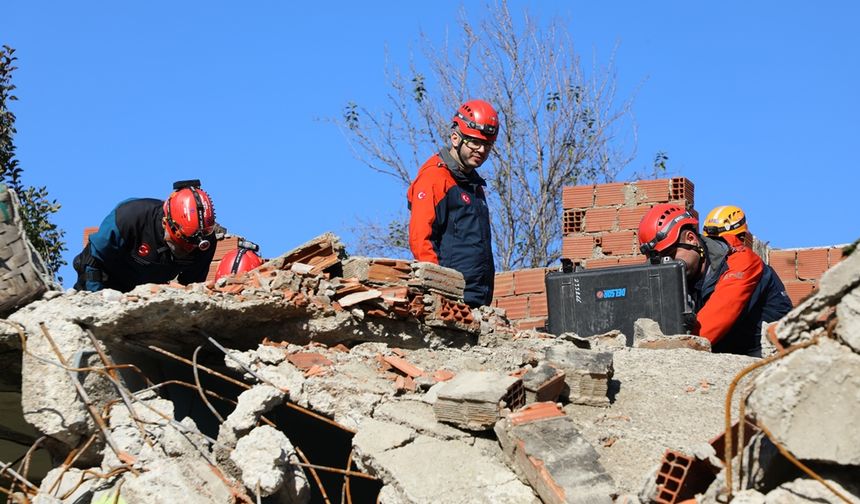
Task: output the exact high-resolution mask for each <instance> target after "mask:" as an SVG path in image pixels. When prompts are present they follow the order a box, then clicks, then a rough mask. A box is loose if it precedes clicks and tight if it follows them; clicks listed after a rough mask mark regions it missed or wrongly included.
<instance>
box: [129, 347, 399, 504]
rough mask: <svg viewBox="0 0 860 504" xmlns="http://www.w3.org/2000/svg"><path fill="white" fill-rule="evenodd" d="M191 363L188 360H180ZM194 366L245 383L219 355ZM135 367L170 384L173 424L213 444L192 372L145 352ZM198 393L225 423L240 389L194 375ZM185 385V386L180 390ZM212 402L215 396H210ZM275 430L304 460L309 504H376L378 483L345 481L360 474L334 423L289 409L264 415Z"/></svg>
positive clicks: (213, 425) (166, 393)
mask: <svg viewBox="0 0 860 504" xmlns="http://www.w3.org/2000/svg"><path fill="white" fill-rule="evenodd" d="M181 357H185V358H186V359H190V357H191V356H190V355H188V356H181ZM198 357H199V359H198V364H199V366H200V369H201V370H202V369H203V368H204V367H205V368H208V369H210V370H212V371H217V372H218V373H222V374H223V375H225V376H228V377H230V378H232V379H234V380H236V381H238V382H245V379H243V377H242V376H239V375H238V374H237V373H235V372H234V371H232V370H230V369H228V368H226V367H225V366H224V355H223V354H221V353H218V352H212V351H209V352H206V353H204V352H201V353H200V355H199V356H198ZM132 358H133V360H134V361H135V362H137V363H138V364H140V363H141V362H147V364H146V366H147V367H148V368H149V369H148V370H147V371H145V372H146V373H147V376H148V377H149V378H150V380H153V381H156V379H155V378H156V376H157V377H158V380H159V382H160V383H172V384H169V385H166V386H164V387H162V394H161V395H162V396H163V397H164V398H166V399H169V400H170V401H171V402H173V404H174V408H175V412H174V415H175V418H176V420H178V421H181V420H182V419H183V418H185V417H191V419H192V420H194V422H195V423H196V424H197V426H198V428H199V429H200V430H201V432H203V433H204V434H206V435H207V436H210V437H212V438H217V436H218V429H219V426H220V422H219V420H218V419H217V418H216V417H215V415H214V414H213V413H212V412H211V411H210V410H209V409H208V406H207V405H206V404H204V403H203V401H202V400H201V399H200V395H199V392H198V391H197V390H196V387H188V386H187V384H194V383H195V378H194V373H193V371H192V367H191V366H189V365H187V364H186V363H183V362H180V361H178V360H174V359H168V358H163V357H162V356H161V355H159V354H157V353H155V352H150V353H149V354H147V355H137V356H134V357H132ZM198 378H199V380H200V384H201V388H202V389H203V390H205V391H208V392H212V393H214V394H217V396H220V397H221V399H220V400H216V399H212V400H210V401H209V402H210V404H211V405H212V406H213V407H214V408H215V409H216V411H218V413H219V414H220V415H221V416H222V417H224V418H226V417H227V416H228V415H229V414H230V413H231V412H232V411H233V409H234V407H235V401H236V400H237V398H238V396H239V394H240V393H242V392H243V391H244V390H245V388H244V387H242V386H239V385H237V384H236V383H230V382H229V381H227V380H225V379H223V378H219V377H217V376H214V375H212V374H210V373H205V372H202V371H201V372H200V373H198ZM181 384H186V385H181ZM212 397H214V396H212ZM265 418H266V419H267V420H269V421H270V422H272V424H273V425H274V427H275V428H277V429H279V430H281V431H282V432H283V433H284V434H285V435H286V436H287V437H288V438H289V440H290V442H291V443H292V444H293V446H295V447H296V448H297V449H298V450H299V451H300V452H301V455H302V456H300V458H305V459H306V460H304V462H305V463H306V465H309V466H310V465H312V466H314V468H313V469H311V468H309V467H304V468H303V469H304V471H305V474H306V475H307V479H308V482H309V483H310V487H311V492H312V493H311V500H310V502H311V503H314V504H316V503H320V504H322V503H332V504H338V503H342V502H343V503H346V502H376V499H377V495H378V493H379V490H380V488H381V486H382V485H381V483H380V482H379V481H378V480H376V479H373V478H370V479H365V478H361V477H355V476H352V477H345V476H344V474H343V472H347V471H348V472H353V473H357V472H360V471H359V470H358V469H356V468H355V467H354V465H353V463H352V460H351V451H352V437H353V435H354V433H353V432H352V431H350V430H348V429H346V428H344V427H343V426H340V425H339V424H337V423H336V422H334V421H333V420H330V419H328V418H325V417H323V416H321V415H318V414H316V413H314V412H311V411H308V410H306V409H304V408H301V407H299V406H297V405H293V404H284V405H281V406H279V407H276V408H275V409H273V410H272V411H270V412H269V413H267V414H266V415H265ZM273 499H275V497H274V496H273V497H270V498H264V499H262V501H261V502H263V503H265V502H272V503H274V502H276V501H275V500H273Z"/></svg>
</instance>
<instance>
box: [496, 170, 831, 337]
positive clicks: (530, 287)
mask: <svg viewBox="0 0 860 504" xmlns="http://www.w3.org/2000/svg"><path fill="white" fill-rule="evenodd" d="M693 192H694V186H693V183H692V182H691V181H690V180H688V179H686V178H683V177H676V178H669V179H658V180H640V181H636V182H628V183H624V182H617V183H609V184H595V185H584V186H570V187H565V188H564V189H563V193H562V207H563V214H562V233H563V238H562V257H564V258H566V259H570V260H571V261H573V262H574V263H575V264H579V265H582V266H584V267H586V268H589V269H593V268H605V267H610V266H625V265H631V264H641V263H642V262H644V260H645V258H644V256H643V255H641V254H640V253H639V250H638V248H639V247H638V237H637V229H638V227H639V221H640V220H641V219H642V217H643V216H644V215H645V213H646V212H647V211H648V210H649V209H650V208H651V207H652V206H654V205H655V204H658V203H667V202H670V203H677V204H678V205H681V206H684V207H686V208H689V209H690V210H692V211H693V212H694V213H696V211H695V210H694V209H693V204H694V198H693V196H694V194H693ZM697 215H698V214H697ZM762 227H764V226H763V225H762ZM841 259H842V247H841V246H833V247H817V248H804V249H782V250H776V249H773V250H768V252H767V261H768V263H769V264H770V265H771V266H772V267H773V268H774V270H776V272H777V274H778V275H779V277H780V279H782V281H783V283H784V284H785V287H786V291H787V292H788V295H789V297H790V298H791V300H792V302H793V303H794V304H795V306H796V305H797V304H798V303H799V302H800V301H801V300H802V299H804V298H805V297H807V296H809V295H810V294H812V293H813V292H814V291H815V290H816V289H817V288H818V279H819V277H821V275H822V273H824V271H826V270H827V269H828V268H830V267H833V266H834V265H835V264H836V263H838V262H839V261H840V260H841ZM549 269H552V270H557V269H558V268H549ZM546 271H547V269H546V268H534V269H523V270H517V271H507V272H504V273H499V274H497V275H496V285H495V290H494V292H493V306H498V307H500V308H504V309H505V310H506V311H507V314H508V318H509V319H511V320H512V321H513V322H514V323H515V325H516V326H517V327H519V328H520V329H531V328H539V327H543V326H544V325H545V324H546V317H547V303H546V292H545V284H544V280H543V277H544V274H545V273H546Z"/></svg>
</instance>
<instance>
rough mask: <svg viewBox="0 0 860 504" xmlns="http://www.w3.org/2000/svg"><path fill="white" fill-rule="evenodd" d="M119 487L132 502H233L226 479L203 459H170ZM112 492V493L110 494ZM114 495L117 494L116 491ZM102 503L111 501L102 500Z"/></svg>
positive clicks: (122, 493)
mask: <svg viewBox="0 0 860 504" xmlns="http://www.w3.org/2000/svg"><path fill="white" fill-rule="evenodd" d="M122 481H123V484H122V487H121V490H120V496H121V497H122V499H123V500H124V501H125V502H127V503H129V504H131V503H135V502H146V503H147V504H176V503H177V502H181V503H183V504H232V503H233V502H235V501H234V499H233V495H232V494H231V493H230V488H228V487H227V485H226V484H225V483H224V480H222V479H221V478H219V477H218V475H217V474H216V472H215V471H213V470H212V467H211V466H210V465H209V464H207V463H206V462H205V461H203V460H193V461H192V460H184V459H183V460H177V459H168V460H165V461H162V462H161V463H158V464H152V465H150V466H149V467H147V471H145V472H142V473H141V474H140V475H138V476H125V477H124V478H123V480H122ZM108 495H110V494H108ZM113 495H116V494H115V493H114V494H113ZM102 502H112V501H110V500H103V501H102Z"/></svg>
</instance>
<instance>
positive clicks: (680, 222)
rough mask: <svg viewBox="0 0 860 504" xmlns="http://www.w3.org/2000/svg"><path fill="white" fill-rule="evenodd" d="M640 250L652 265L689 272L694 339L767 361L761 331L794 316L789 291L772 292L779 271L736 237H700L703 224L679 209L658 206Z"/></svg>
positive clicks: (645, 221)
mask: <svg viewBox="0 0 860 504" xmlns="http://www.w3.org/2000/svg"><path fill="white" fill-rule="evenodd" d="M639 249H640V250H641V251H642V253H643V254H645V255H647V256H648V257H650V258H651V259H652V260H662V259H663V258H672V259H675V260H678V261H682V262H683V263H684V265H685V266H686V270H687V285H688V287H689V290H690V291H691V294H692V296H693V302H694V304H695V309H696V322H695V324H694V328H693V333H694V334H698V335H700V336H703V337H705V338H707V339H708V340H709V341H710V342H711V345H712V349H713V351H714V352H722V353H734V354H741V355H749V356H752V357H761V326H762V323H763V322H772V321H774V320H778V319H779V318H781V317H782V316H783V315H785V314H786V313H788V312H789V311H790V310H791V302H790V301H789V300H788V296H787V295H786V293H785V291H784V290H783V291H782V292H772V291H773V290H774V289H776V288H778V286H780V285H782V284H781V283H780V282H773V281H772V280H773V279H772V278H771V276H772V275H775V273H773V270H772V269H770V268H767V267H766V265H765V264H764V262H762V260H761V258H759V256H757V255H756V254H755V252H753V251H752V249H750V248H748V247H746V246H745V245H744V244H743V242H742V241H740V240H739V239H738V237H737V236H736V235H725V236H720V237H708V236H702V235H700V234H699V220H698V219H697V218H696V217H695V216H693V214H692V213H691V212H690V211H689V210H686V209H684V208H682V207H680V206H678V205H674V204H671V203H663V204H660V205H655V206H654V207H653V208H651V209H650V210H649V211H648V213H646V214H645V216H644V217H643V218H642V221H641V222H640V223H639Z"/></svg>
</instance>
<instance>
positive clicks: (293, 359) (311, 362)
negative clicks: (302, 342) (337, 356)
mask: <svg viewBox="0 0 860 504" xmlns="http://www.w3.org/2000/svg"><path fill="white" fill-rule="evenodd" d="M287 360H288V361H290V363H291V364H292V365H293V366H296V367H297V368H299V369H301V370H302V371H307V370H308V369H310V368H311V367H313V366H331V361H330V360H329V359H328V358H326V356H324V355H323V354H321V353H318V352H299V353H294V354H291V355H288V356H287Z"/></svg>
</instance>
